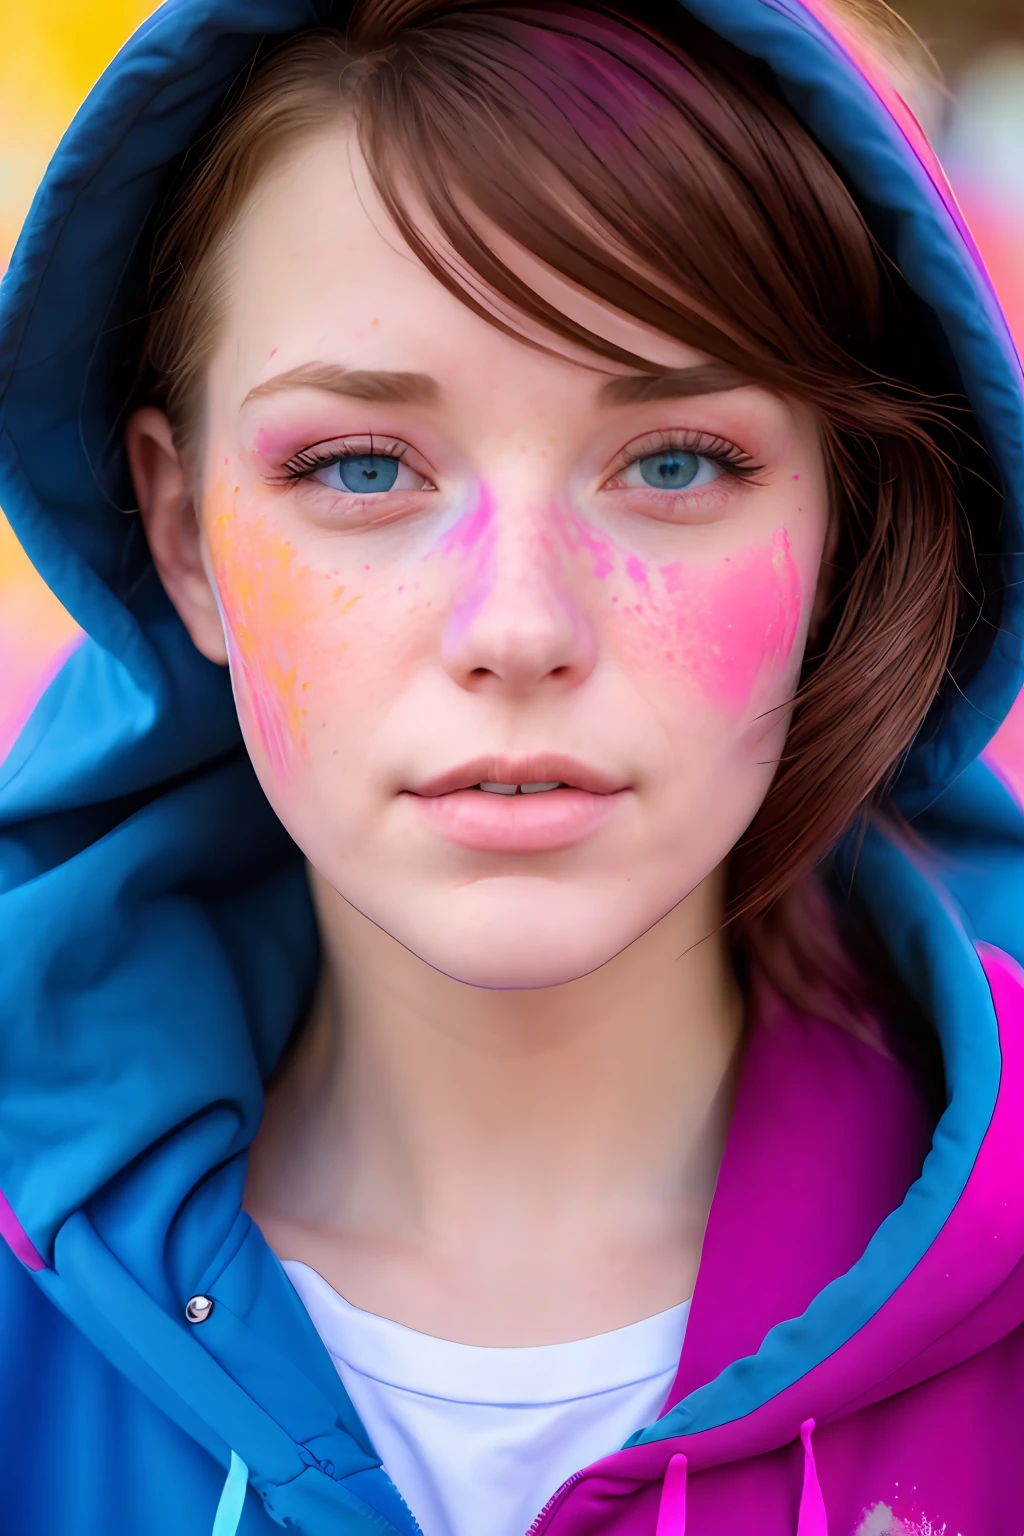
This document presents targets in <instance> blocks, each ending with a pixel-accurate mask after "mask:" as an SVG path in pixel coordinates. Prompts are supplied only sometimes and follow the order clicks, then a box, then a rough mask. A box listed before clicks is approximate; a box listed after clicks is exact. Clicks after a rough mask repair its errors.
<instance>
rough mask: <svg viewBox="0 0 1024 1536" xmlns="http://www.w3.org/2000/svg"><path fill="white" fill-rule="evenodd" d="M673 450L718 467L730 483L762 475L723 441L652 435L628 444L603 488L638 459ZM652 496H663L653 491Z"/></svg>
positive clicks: (676, 434) (686, 435)
mask: <svg viewBox="0 0 1024 1536" xmlns="http://www.w3.org/2000/svg"><path fill="white" fill-rule="evenodd" d="M673 450H674V451H675V452H676V453H694V454H697V455H698V457H700V458H702V459H709V460H710V461H711V463H712V464H718V465H719V466H720V467H721V469H722V470H723V472H724V473H725V474H727V475H731V476H732V478H733V479H734V480H740V481H749V480H754V479H756V477H757V476H758V475H760V474H763V473H764V469H765V466H764V465H763V464H758V463H756V462H755V460H754V459H752V458H751V457H750V455H749V453H744V451H743V449H742V448H737V447H736V444H735V443H730V442H729V441H728V439H727V438H724V437H715V436H711V435H710V434H708V433H705V432H678V431H677V432H673V431H665V432H652V433H650V434H649V436H647V437H644V438H640V439H639V441H634V442H632V443H630V444H629V445H628V446H627V447H626V448H624V449H623V450H622V453H621V454H620V456H619V459H618V462H617V463H616V465H615V467H614V469H613V470H612V471H611V473H610V474H609V475H608V477H607V480H606V481H605V484H607V483H608V481H609V480H614V479H615V477H616V475H621V474H622V473H623V471H624V470H627V469H629V468H630V466H631V465H633V464H637V463H639V461H640V460H641V459H649V458H652V457H653V456H654V455H655V454H658V453H670V452H672V451H673ZM654 494H655V495H665V494H667V493H666V492H663V491H655V493H654ZM677 494H679V493H677ZM682 494H685V492H684V493H682Z"/></svg>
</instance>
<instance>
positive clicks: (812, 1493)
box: [796, 1419, 828, 1536]
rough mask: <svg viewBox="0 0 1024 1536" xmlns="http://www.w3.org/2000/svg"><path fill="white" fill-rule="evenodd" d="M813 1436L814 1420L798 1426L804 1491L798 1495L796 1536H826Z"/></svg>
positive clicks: (826, 1523)
mask: <svg viewBox="0 0 1024 1536" xmlns="http://www.w3.org/2000/svg"><path fill="white" fill-rule="evenodd" d="M813 1434H814V1420H813V1419H805V1420H804V1422H803V1423H802V1424H801V1425H800V1439H801V1440H802V1441H803V1446H804V1489H803V1493H802V1494H801V1495H800V1519H799V1521H798V1522H797V1528H796V1536H828V1514H827V1512H826V1510H825V1499H824V1496H823V1494H822V1491H821V1484H820V1483H819V1482H818V1468H817V1467H816V1465H815V1462H814V1447H813V1445H812V1444H811V1436H812V1435H813Z"/></svg>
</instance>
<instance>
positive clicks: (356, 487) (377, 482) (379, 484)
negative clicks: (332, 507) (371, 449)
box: [338, 453, 400, 495]
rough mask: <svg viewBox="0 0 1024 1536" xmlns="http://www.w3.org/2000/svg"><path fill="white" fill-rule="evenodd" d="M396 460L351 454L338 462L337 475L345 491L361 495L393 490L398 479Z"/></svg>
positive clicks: (382, 456)
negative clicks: (356, 492)
mask: <svg viewBox="0 0 1024 1536" xmlns="http://www.w3.org/2000/svg"><path fill="white" fill-rule="evenodd" d="M399 468H400V463H399V460H398V459H391V458H386V457H385V456H384V455H383V454H380V453H360V454H353V455H352V456H351V457H350V458H347V459H339V460H338V475H339V478H340V480H341V483H342V485H343V486H344V487H345V489H346V491H358V492H359V493H360V494H361V495H365V494H366V493H367V492H373V491H391V490H394V487H395V481H396V480H397V479H398V471H399Z"/></svg>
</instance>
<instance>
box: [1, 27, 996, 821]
mask: <svg viewBox="0 0 1024 1536" xmlns="http://www.w3.org/2000/svg"><path fill="white" fill-rule="evenodd" d="M154 9H155V5H153V4H150V3H146V0H33V3H32V4H30V5H25V4H21V3H15V0H0V273H2V272H3V270H4V268H5V267H6V265H7V262H8V260H9V258H10V254H11V251H12V250H13V248H14V243H15V240H16V239H17V236H18V230H19V228H20V226H21V223H22V220H23V219H24V217H25V214H26V213H27V211H28V207H29V203H30V202H31V199H32V195H33V192H34V190H35V188H36V186H37V184H38V182H39V179H40V177H41V176H42V174H43V171H44V170H45V168H46V163H47V160H48V159H49V157H50V155H51V154H52V152H53V150H54V148H55V146H56V144H57V142H58V140H59V138H60V136H61V134H62V133H63V131H64V129H65V128H66V127H67V125H68V123H69V122H70V121H71V118H72V117H73V115H74V113H75V110H76V108H77V107H78V105H79V103H80V102H81V101H82V100H83V98H84V97H85V95H86V93H87V92H88V90H89V88H90V86H91V85H92V83H93V81H94V80H95V79H96V78H97V76H98V75H99V74H100V72H101V71H102V69H103V68H104V66H105V65H106V64H107V63H108V61H109V60H110V59H111V58H112V57H113V55H114V53H115V52H116V51H117V49H118V48H119V47H120V45H121V43H122V42H123V41H124V40H125V38H127V37H128V36H129V34H130V33H131V32H132V31H133V30H134V28H135V27H137V26H138V25H139V23H140V22H142V21H143V20H144V19H145V17H146V16H147V15H148V14H149V13H150V12H151V11H152V10H154ZM896 9H897V11H898V12H899V13H900V14H901V15H902V16H903V17H904V18H905V19H906V20H907V21H909V22H910V23H911V24H912V26H913V27H914V28H915V29H916V30H917V32H918V33H919V35H920V36H921V37H922V38H923V39H924V41H925V42H926V43H927V44H928V46H929V47H930V49H931V51H932V53H933V54H934V57H935V60H936V62H937V64H938V66H939V67H940V69H941V71H942V74H943V78H944V84H939V83H938V82H937V81H934V80H933V81H921V80H917V79H915V80H914V81H908V83H907V87H906V90H907V94H908V96H909V97H910V98H911V100H912V104H913V105H914V107H915V109H916V111H917V112H918V115H919V116H920V117H921V119H922V121H923V122H924V123H925V125H926V127H927V128H928V130H929V132H930V133H931V134H932V137H933V138H934V140H935V141H936V143H937V144H938V146H939V149H940V152H941V153H942V155H943V157H944V159H945V161H946V165H947V168H948V170H949V172H950V175H951V177H952V180H953V184H954V186H955V187H956V190H957V193H958V195H959V197H960V200H961V203H962V204H963V206H964V209H965V211H966V213H967V217H968V220H969V222H970V223H971V225H972V226H973V228H974V232H975V235H976V237H977V239H978V243H979V245H980V246H981V248H982V251H983V252H984V254H985V256H986V259H987V261H988V263H989V267H990V269H991V272H992V275H993V277H994V279H995V282H996V286H997V288H998V289H999V291H1000V293H1001V296H1002V300H1003V304H1004V306H1005V309H1006V312H1007V315H1008V317H1009V320H1010V324H1011V326H1012V327H1013V328H1014V330H1015V332H1016V335H1017V337H1018V340H1019V341H1020V344H1021V346H1022V347H1024V0H897V3H896ZM79 639H80V637H79V635H78V632H77V630H76V627H75V625H74V624H73V622H72V621H71V619H70V618H69V617H68V615H67V614H66V613H64V612H63V610H62V609H61V608H60V606H59V604H58V603H57V602H56V601H55V600H54V599H53V598H52V597H51V596H50V594H49V593H48V592H47V590H46V588H45V587H44V586H43V585H42V583H41V582H40V581H39V580H38V578H37V577H36V576H35V573H34V572H33V570H32V568H31V566H30V565H29V563H28V561H27V560H26V558H25V556H24V555H23V554H22V552H21V550H20V548H19V547H18V544H17V542H16V540H15V539H14V537H13V535H12V534H11V532H10V529H9V528H8V526H7V524H6V523H5V522H4V521H3V517H2V513H0V760H2V759H3V757H4V756H5V755H6V752H7V751H8V749H9V747H10V745H11V743H12V742H13V740H14V737H15V736H16V734H17V732H18V731H19V730H20V728H21V726H22V725H23V724H24V722H25V720H26V719H27V717H28V715H29V712H30V711H31V709H32V707H33V705H34V704H35V702H36V700H37V699H38V697H39V695H40V694H41V693H42V691H43V689H44V688H45V687H46V685H47V683H48V682H49V681H50V679H51V677H52V676H53V675H54V673H55V671H56V670H57V668H58V667H59V666H60V664H61V662H62V661H63V660H64V658H65V657H66V656H67V655H68V653H69V651H70V650H71V649H73V647H74V646H75V645H76V644H77V643H78V642H79ZM993 758H994V760H995V761H996V763H997V765H998V766H999V767H1000V768H1001V769H1002V771H1003V773H1004V775H1005V776H1006V777H1007V778H1008V779H1009V780H1010V782H1012V783H1013V784H1014V785H1015V787H1016V789H1017V791H1018V793H1019V794H1020V795H1021V797H1022V799H1024V701H1022V704H1021V705H1019V706H1018V708H1017V710H1016V712H1015V714H1014V716H1013V717H1012V718H1011V720H1010V721H1009V723H1008V724H1007V725H1006V726H1005V727H1004V729H1003V730H1002V732H1001V733H1000V735H999V737H998V738H997V740H996V742H995V743H994V746H993Z"/></svg>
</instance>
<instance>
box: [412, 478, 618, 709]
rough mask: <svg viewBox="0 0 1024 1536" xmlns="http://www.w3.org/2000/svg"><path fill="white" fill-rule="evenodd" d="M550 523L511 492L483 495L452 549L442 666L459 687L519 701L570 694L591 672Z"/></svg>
mask: <svg viewBox="0 0 1024 1536" xmlns="http://www.w3.org/2000/svg"><path fill="white" fill-rule="evenodd" d="M557 516H558V513H557V509H554V508H552V509H551V510H545V509H544V508H543V507H541V506H530V505H529V504H528V502H527V499H526V498H525V497H523V496H517V495H515V494H514V493H509V494H506V495H502V494H501V493H500V492H495V493H490V492H484V493H482V494H481V498H480V502H479V503H478V505H477V507H476V508H475V509H474V511H473V512H472V513H471V514H470V515H469V520H468V521H467V520H464V523H465V526H466V529H467V532H466V533H465V534H464V535H463V537H461V538H457V539H455V540H453V541H452V547H451V548H450V549H449V551H448V552H447V553H448V557H449V559H450V560H451V562H452V564H453V567H454V591H453V600H452V603H451V607H450V609H449V611H448V615H447V619H446V623H445V629H444V636H443V640H442V660H443V663H444V666H445V668H446V670H447V672H448V673H449V675H450V676H451V677H452V678H453V679H454V680H455V681H456V682H457V683H458V684H459V686H460V687H463V688H467V689H470V690H473V691H480V690H486V689H491V690H499V691H500V690H504V691H506V692H509V693H513V694H518V695H522V694H527V693H530V692H532V691H533V690H535V689H537V688H539V687H544V688H551V687H555V688H571V687H573V686H578V685H579V683H581V682H582V681H583V680H584V679H585V678H586V677H588V676H589V675H590V673H591V672H592V671H593V668H594V665H595V663H596V660H597V640H596V635H595V633H594V628H593V625H592V623H591V620H590V618H589V616H588V615H587V613H586V612H585V610H584V608H583V607H582V605H581V603H580V600H579V592H578V591H577V590H576V589H575V588H574V581H573V577H574V575H575V574H576V573H574V572H573V571H572V570H571V569H570V568H569V567H568V564H567V558H566V555H565V552H564V551H563V550H561V549H560V548H559V547H558V545H559V542H560V541H558V540H556V538H555V530H554V526H553V525H554V522H555V519H556V518H557ZM456 532H457V530H456Z"/></svg>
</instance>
